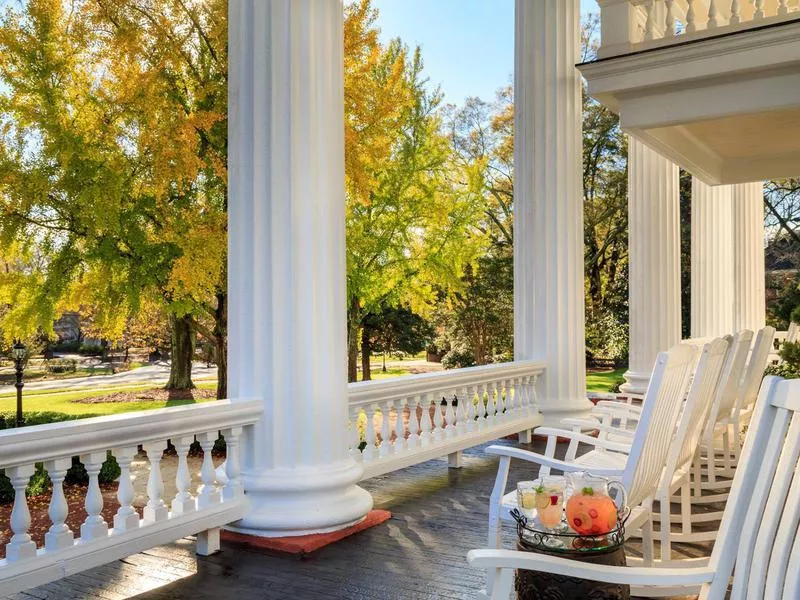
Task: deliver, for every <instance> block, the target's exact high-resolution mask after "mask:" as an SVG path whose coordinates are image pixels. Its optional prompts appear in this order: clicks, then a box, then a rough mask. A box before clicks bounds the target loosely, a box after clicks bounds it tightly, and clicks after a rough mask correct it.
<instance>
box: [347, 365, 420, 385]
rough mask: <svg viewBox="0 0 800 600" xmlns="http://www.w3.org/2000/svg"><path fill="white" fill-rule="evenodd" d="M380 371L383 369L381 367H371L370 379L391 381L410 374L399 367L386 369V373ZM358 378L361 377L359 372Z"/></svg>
mask: <svg viewBox="0 0 800 600" xmlns="http://www.w3.org/2000/svg"><path fill="white" fill-rule="evenodd" d="M382 369H383V367H382V366H381V365H378V366H377V367H373V368H372V371H371V372H370V374H371V375H372V379H391V378H393V377H401V376H402V375H410V374H411V371H409V370H408V369H403V368H401V367H387V368H386V373H384V372H383V370H382ZM358 376H359V377H361V371H359V372H358ZM359 381H360V380H359Z"/></svg>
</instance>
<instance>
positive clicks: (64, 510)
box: [44, 458, 75, 552]
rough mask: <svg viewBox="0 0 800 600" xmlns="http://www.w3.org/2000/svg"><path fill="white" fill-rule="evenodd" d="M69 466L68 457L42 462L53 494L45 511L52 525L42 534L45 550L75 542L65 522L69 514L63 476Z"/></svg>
mask: <svg viewBox="0 0 800 600" xmlns="http://www.w3.org/2000/svg"><path fill="white" fill-rule="evenodd" d="M71 466H72V459H70V458H59V459H56V460H48V461H47V462H46V463H44V468H45V470H46V471H47V474H48V475H49V476H50V481H51V482H52V483H53V495H52V496H51V498H50V508H49V509H48V511H47V514H48V516H49V517H50V522H51V523H52V525H51V526H50V530H49V531H48V532H47V533H45V534H44V548H45V550H46V551H47V552H56V551H58V550H63V549H64V548H71V547H72V546H73V545H74V543H75V536H74V535H73V534H72V530H71V529H70V528H69V526H68V525H67V524H66V523H65V521H66V520H67V516H69V504H68V503H67V499H66V498H65V497H64V477H66V475H67V469H69V468H70V467H71Z"/></svg>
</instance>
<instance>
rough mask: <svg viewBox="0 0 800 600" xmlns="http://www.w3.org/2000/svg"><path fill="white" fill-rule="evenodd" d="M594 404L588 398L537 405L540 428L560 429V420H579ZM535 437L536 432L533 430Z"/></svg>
mask: <svg viewBox="0 0 800 600" xmlns="http://www.w3.org/2000/svg"><path fill="white" fill-rule="evenodd" d="M593 407H594V404H592V402H591V401H590V400H589V399H588V398H580V399H576V400H569V401H561V402H559V401H555V402H552V403H546V404H543V403H542V402H541V401H540V403H539V411H540V412H541V413H542V424H541V427H561V420H562V419H566V418H569V417H573V418H581V417H585V416H587V415H588V414H589V411H591V410H592V408H593ZM533 434H534V435H536V430H535V429H534V430H533Z"/></svg>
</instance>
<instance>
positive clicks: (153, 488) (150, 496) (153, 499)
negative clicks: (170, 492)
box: [142, 442, 169, 524]
mask: <svg viewBox="0 0 800 600" xmlns="http://www.w3.org/2000/svg"><path fill="white" fill-rule="evenodd" d="M165 446H166V442H152V443H149V444H142V448H144V451H145V452H147V460H148V461H150V476H149V477H148V478H147V505H146V506H145V507H144V519H142V522H143V524H150V523H156V522H158V521H164V520H166V519H167V518H168V517H169V509H168V508H167V505H166V504H164V498H163V496H164V482H163V481H162V479H161V456H162V454H164V447H165Z"/></svg>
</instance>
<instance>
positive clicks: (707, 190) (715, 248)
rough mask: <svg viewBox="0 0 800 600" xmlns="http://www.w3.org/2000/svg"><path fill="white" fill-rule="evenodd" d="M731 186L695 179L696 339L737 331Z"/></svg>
mask: <svg viewBox="0 0 800 600" xmlns="http://www.w3.org/2000/svg"><path fill="white" fill-rule="evenodd" d="M731 187H732V186H729V185H719V186H714V187H712V186H709V185H706V184H705V183H703V182H702V181H699V180H698V179H696V178H693V179H692V311H691V314H692V317H691V318H692V327H691V331H692V337H715V336H720V335H726V334H728V333H731V332H732V331H733V290H734V282H733V272H734V269H733V202H732V189H731Z"/></svg>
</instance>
